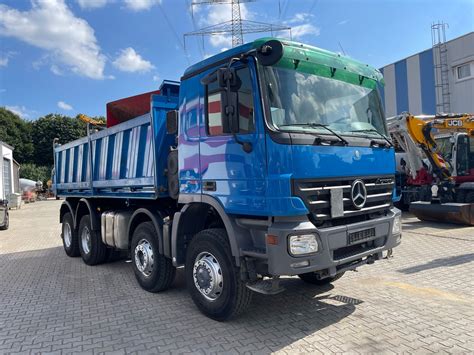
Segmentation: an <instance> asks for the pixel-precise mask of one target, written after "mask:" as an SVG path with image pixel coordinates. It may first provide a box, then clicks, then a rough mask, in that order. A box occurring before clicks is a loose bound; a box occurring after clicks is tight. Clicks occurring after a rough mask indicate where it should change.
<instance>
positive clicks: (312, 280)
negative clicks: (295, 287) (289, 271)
mask: <svg viewBox="0 0 474 355" xmlns="http://www.w3.org/2000/svg"><path fill="white" fill-rule="evenodd" d="M343 275H344V273H343V272H341V273H340V274H337V275H336V276H334V277H326V278H325V279H318V278H317V276H316V273H315V272H308V273H306V274H300V275H298V277H299V278H300V279H301V280H303V281H304V282H306V283H309V284H313V285H318V286H324V285H328V284H330V283H333V282H334V281H336V280H339V279H340V278H341V277H342V276H343Z"/></svg>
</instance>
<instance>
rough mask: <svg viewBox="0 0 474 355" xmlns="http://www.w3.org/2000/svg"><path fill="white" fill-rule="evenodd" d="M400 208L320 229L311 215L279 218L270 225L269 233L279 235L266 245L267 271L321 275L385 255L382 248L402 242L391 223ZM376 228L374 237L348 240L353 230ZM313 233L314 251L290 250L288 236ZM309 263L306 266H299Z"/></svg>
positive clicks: (368, 261) (398, 213) (333, 272)
mask: <svg viewBox="0 0 474 355" xmlns="http://www.w3.org/2000/svg"><path fill="white" fill-rule="evenodd" d="M399 215H401V212H400V211H399V210H398V209H396V208H392V209H390V210H389V212H388V213H387V215H386V216H384V217H380V218H376V219H373V220H370V221H364V222H359V223H353V224H349V225H343V226H337V227H331V228H325V229H318V228H316V227H315V226H314V225H313V223H311V222H310V221H309V220H308V219H305V220H299V221H286V220H281V221H276V222H274V223H272V225H271V226H270V227H269V228H268V234H269V235H273V236H277V238H278V244H276V245H273V244H272V245H267V246H266V252H267V257H268V259H267V262H268V273H269V274H270V275H275V276H276V275H298V274H303V273H307V272H315V271H317V272H320V276H321V277H322V278H324V277H329V276H334V275H336V274H337V273H340V272H343V271H346V270H348V269H354V268H356V267H358V266H360V265H363V264H366V263H372V262H373V261H375V260H378V259H380V258H382V252H383V251H385V250H389V249H392V248H394V247H396V246H397V245H399V244H400V242H401V234H396V235H393V234H392V225H393V222H394V219H395V217H396V216H399ZM371 228H373V229H374V233H373V235H372V236H371V237H368V238H365V239H362V240H360V241H352V242H350V241H349V235H350V234H351V233H355V232H359V231H363V230H367V229H371ZM295 234H314V235H316V236H317V239H318V243H319V250H318V252H316V253H314V254H309V255H302V256H292V255H291V254H290V253H289V247H288V236H289V235H295ZM298 263H299V264H300V265H302V264H306V266H298Z"/></svg>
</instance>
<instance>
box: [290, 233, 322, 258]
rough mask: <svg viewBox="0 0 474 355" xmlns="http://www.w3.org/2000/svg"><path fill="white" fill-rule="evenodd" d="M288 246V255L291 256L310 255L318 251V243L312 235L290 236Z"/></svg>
mask: <svg viewBox="0 0 474 355" xmlns="http://www.w3.org/2000/svg"><path fill="white" fill-rule="evenodd" d="M289 245H290V253H291V254H293V255H303V254H310V253H316V252H317V251H318V241H317V239H316V236H315V235H314V234H303V235H291V236H290V240H289Z"/></svg>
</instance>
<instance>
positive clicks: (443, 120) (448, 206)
mask: <svg viewBox="0 0 474 355" xmlns="http://www.w3.org/2000/svg"><path fill="white" fill-rule="evenodd" d="M387 123H388V128H389V132H390V134H391V136H392V138H393V140H394V142H395V143H396V146H397V148H398V150H399V153H398V154H397V155H398V157H397V165H398V171H399V175H400V176H399V179H398V181H399V183H398V186H397V188H398V190H399V193H400V194H401V195H400V202H399V203H400V204H401V205H402V206H409V209H410V212H412V213H413V214H415V215H416V216H417V217H418V218H419V219H422V220H431V221H444V222H451V223H459V224H467V225H474V115H472V114H443V115H434V116H413V115H411V114H409V113H403V114H401V115H399V116H395V117H391V118H389V119H387Z"/></svg>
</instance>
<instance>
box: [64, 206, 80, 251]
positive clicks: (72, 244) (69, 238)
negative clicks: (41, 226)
mask: <svg viewBox="0 0 474 355" xmlns="http://www.w3.org/2000/svg"><path fill="white" fill-rule="evenodd" d="M61 237H62V239H63V247H64V251H65V252H66V254H67V255H68V256H71V257H74V256H79V254H80V253H79V241H78V239H77V232H76V230H75V229H74V222H73V220H72V215H71V214H70V213H66V214H65V215H64V216H63V223H62V233H61Z"/></svg>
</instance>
